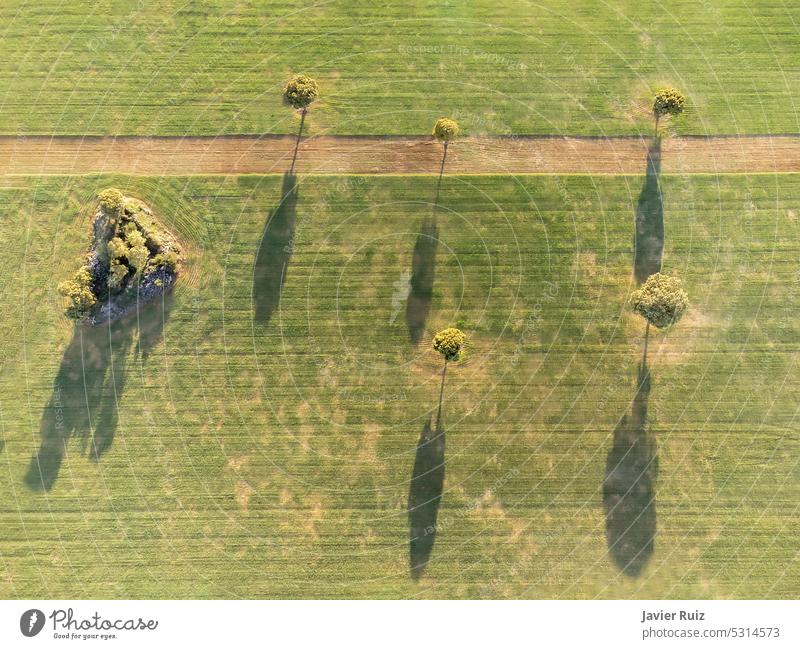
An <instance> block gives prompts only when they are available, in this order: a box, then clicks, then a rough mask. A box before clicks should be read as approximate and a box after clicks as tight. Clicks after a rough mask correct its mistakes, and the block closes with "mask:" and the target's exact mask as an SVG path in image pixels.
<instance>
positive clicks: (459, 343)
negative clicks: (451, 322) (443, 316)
mask: <svg viewBox="0 0 800 649" xmlns="http://www.w3.org/2000/svg"><path fill="white" fill-rule="evenodd" d="M466 340H467V336H466V334H464V332H463V331H461V330H460V329H456V328H455V327H448V328H447V329H442V330H441V331H440V332H439V333H437V334H436V335H435V336H434V337H433V348H434V349H435V350H436V351H437V352H439V353H440V354H441V355H442V356H444V359H445V360H446V361H454V360H457V359H458V357H459V355H460V354H461V348H462V347H463V346H464V343H465V342H466Z"/></svg>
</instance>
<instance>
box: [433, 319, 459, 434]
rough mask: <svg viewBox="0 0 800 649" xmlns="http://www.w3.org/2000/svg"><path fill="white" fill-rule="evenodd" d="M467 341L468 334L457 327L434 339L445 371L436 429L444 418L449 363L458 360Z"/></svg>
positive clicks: (444, 331)
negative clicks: (444, 397)
mask: <svg viewBox="0 0 800 649" xmlns="http://www.w3.org/2000/svg"><path fill="white" fill-rule="evenodd" d="M466 340H467V336H466V334H464V332H463V331H461V330H460V329H456V328H455V327H448V328H447V329H442V330H441V331H440V332H439V333H437V334H436V335H435V336H434V337H433V349H434V350H435V351H437V352H439V353H440V354H441V355H442V356H443V357H444V369H443V370H442V385H441V387H440V388H439V411H438V413H437V415H436V428H437V429H438V428H439V426H440V423H441V418H442V397H443V396H444V379H445V376H446V375H447V363H448V362H449V361H455V360H458V357H459V356H460V355H461V349H462V348H463V347H464V343H465V342H466Z"/></svg>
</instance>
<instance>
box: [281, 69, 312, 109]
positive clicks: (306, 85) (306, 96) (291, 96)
mask: <svg viewBox="0 0 800 649" xmlns="http://www.w3.org/2000/svg"><path fill="white" fill-rule="evenodd" d="M318 96H319V86H318V85H317V82H316V81H315V80H314V79H312V78H311V77H309V76H308V75H306V74H296V75H295V76H293V77H292V78H291V79H289V80H288V81H287V82H286V83H285V84H284V85H283V98H284V100H285V101H286V103H287V104H289V105H290V106H291V107H292V108H294V109H300V110H302V111H303V112H304V113H305V111H306V110H307V109H308V106H309V105H310V104H311V102H313V101H314V100H315V99H316V98H317V97H318Z"/></svg>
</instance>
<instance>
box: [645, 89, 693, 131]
mask: <svg viewBox="0 0 800 649" xmlns="http://www.w3.org/2000/svg"><path fill="white" fill-rule="evenodd" d="M684 103H686V98H685V97H684V96H683V93H682V92H681V91H680V90H677V89H676V88H662V89H661V90H659V91H657V92H656V95H655V97H654V98H653V115H655V117H656V134H658V121H659V120H660V119H661V118H662V117H664V116H665V115H673V116H675V115H680V114H681V113H682V112H683V105H684Z"/></svg>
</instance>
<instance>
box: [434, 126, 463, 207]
mask: <svg viewBox="0 0 800 649" xmlns="http://www.w3.org/2000/svg"><path fill="white" fill-rule="evenodd" d="M433 135H434V137H435V138H436V139H437V140H439V142H443V143H444V155H442V166H441V168H440V169H439V184H437V186H436V197H437V201H438V197H439V185H441V183H442V174H443V173H444V163H445V160H447V147H448V146H449V145H450V142H452V141H453V140H455V139H456V138H457V137H458V122H456V121H455V120H454V119H450V118H449V117H440V118H439V119H437V120H436V124H434V125H433Z"/></svg>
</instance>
